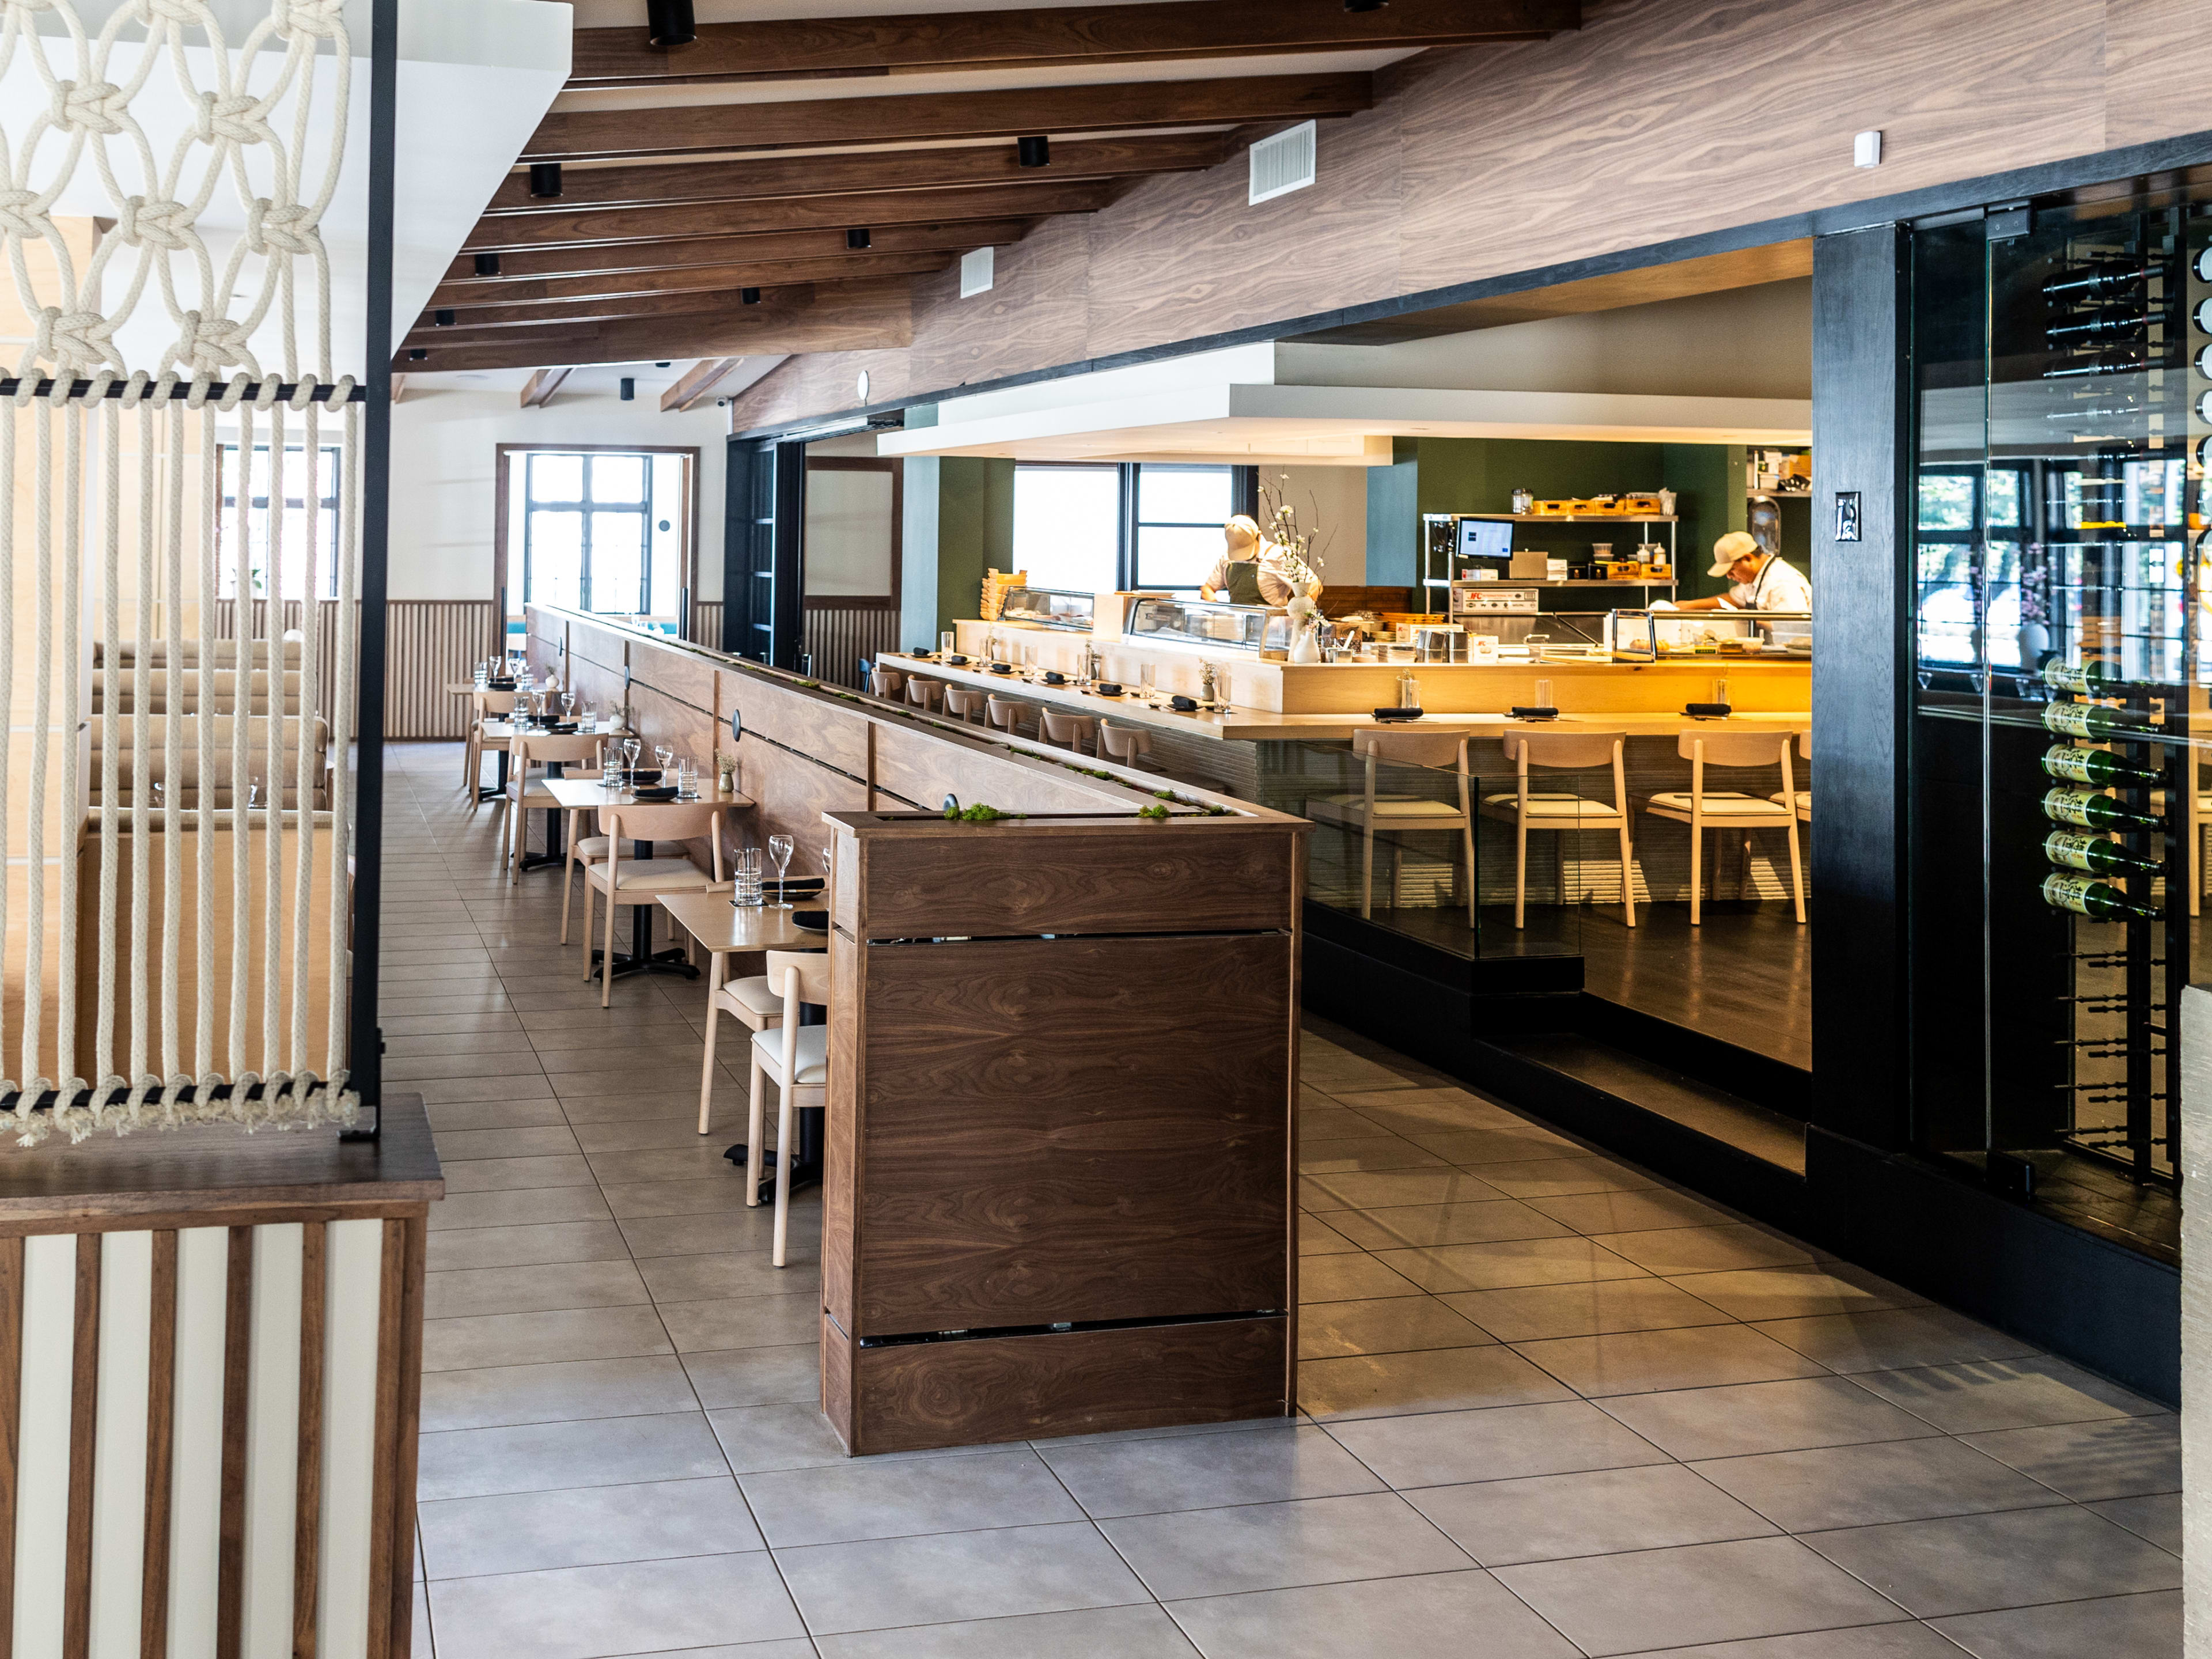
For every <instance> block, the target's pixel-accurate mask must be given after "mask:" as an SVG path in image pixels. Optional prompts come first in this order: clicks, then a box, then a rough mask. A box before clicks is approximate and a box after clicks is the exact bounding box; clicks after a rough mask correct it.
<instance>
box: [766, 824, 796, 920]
mask: <svg viewBox="0 0 2212 1659" xmlns="http://www.w3.org/2000/svg"><path fill="white" fill-rule="evenodd" d="M768 855H769V857H770V858H772V859H774V860H775V879H776V884H777V887H776V896H775V908H777V909H779V910H788V909H789V908H791V895H790V894H788V893H787V892H785V891H783V890H782V883H783V880H784V872H787V870H789V869H790V868H791V837H790V836H769V838H768Z"/></svg>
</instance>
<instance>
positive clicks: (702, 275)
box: [423, 248, 965, 325]
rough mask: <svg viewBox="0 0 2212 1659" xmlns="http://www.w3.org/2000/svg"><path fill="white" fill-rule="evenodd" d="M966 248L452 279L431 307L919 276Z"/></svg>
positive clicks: (458, 313) (461, 310) (458, 312)
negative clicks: (530, 278) (522, 279)
mask: <svg viewBox="0 0 2212 1659" xmlns="http://www.w3.org/2000/svg"><path fill="white" fill-rule="evenodd" d="M964 251H965V250H953V249H944V248H940V249H929V248H925V249H922V250H921V251H919V252H913V253H886V252H878V251H877V250H874V249H871V250H870V251H869V252H866V253H854V252H846V251H844V250H842V249H840V250H839V251H838V252H836V253H834V254H825V255H823V257H821V258H811V259H749V260H744V261H742V262H739V263H734V264H726V265H683V266H679V267H678V268H677V269H676V270H640V271H625V272H618V273H610V274H607V275H604V276H567V277H557V278H553V277H541V278H539V279H538V280H537V281H534V282H526V283H466V284H465V283H452V284H450V285H447V286H444V287H441V288H438V289H434V290H432V292H431V295H430V303H429V304H428V306H426V307H423V312H424V314H425V315H426V316H427V315H428V314H429V313H432V312H435V311H444V310H450V311H452V312H453V314H454V315H455V317H456V318H458V319H459V320H460V321H461V322H462V323H463V324H464V325H465V324H466V323H467V321H468V320H469V318H470V315H471V313H472V312H474V311H477V310H478V309H481V308H483V307H514V306H528V305H544V304H557V303H562V302H568V303H574V302H578V301H584V302H593V301H606V300H614V299H620V298H623V297H624V296H626V295H653V294H697V293H701V292H704V291H708V290H716V289H719V290H721V291H724V292H727V293H732V294H734V293H736V292H737V291H738V289H742V288H777V287H782V286H784V285H786V284H788V283H839V282H846V281H848V280H850V279H851V278H853V277H855V276H922V275H925V274H927V273H928V272H930V271H933V270H944V269H945V267H946V266H947V265H949V264H951V263H952V262H953V260H954V259H955V258H957V257H958V256H959V253H960V252H964Z"/></svg>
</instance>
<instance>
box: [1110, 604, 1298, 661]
mask: <svg viewBox="0 0 2212 1659" xmlns="http://www.w3.org/2000/svg"><path fill="white" fill-rule="evenodd" d="M1123 631H1124V633H1125V634H1126V635H1127V637H1128V638H1130V639H1132V640H1147V639H1150V640H1173V641H1176V642H1178V643H1180V644H1183V645H1202V646H1206V647H1212V648H1214V649H1218V650H1231V651H1281V650H1286V649H1288V648H1289V647H1290V643H1291V619H1290V617H1288V616H1287V615H1285V613H1284V612H1282V611H1270V610H1267V609H1266V608H1264V607H1262V606H1259V605H1214V604H1211V603H1208V602H1206V601H1204V600H1200V599H1152V598H1146V599H1136V600H1133V601H1132V602H1131V604H1130V606H1129V620H1128V624H1127V628H1126V629H1124V630H1123Z"/></svg>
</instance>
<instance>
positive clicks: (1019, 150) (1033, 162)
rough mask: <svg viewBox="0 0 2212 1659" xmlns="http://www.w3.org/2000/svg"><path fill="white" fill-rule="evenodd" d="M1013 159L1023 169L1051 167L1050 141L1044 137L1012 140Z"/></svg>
mask: <svg viewBox="0 0 2212 1659" xmlns="http://www.w3.org/2000/svg"><path fill="white" fill-rule="evenodd" d="M1014 159H1015V160H1016V161H1018V162H1020V163H1021V165H1022V166H1024V167H1049V166H1051V165H1052V140H1051V139H1049V138H1045V137H1033V138H1017V139H1015V140H1014Z"/></svg>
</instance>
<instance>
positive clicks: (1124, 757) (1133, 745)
mask: <svg viewBox="0 0 2212 1659" xmlns="http://www.w3.org/2000/svg"><path fill="white" fill-rule="evenodd" d="M1098 753H1099V756H1100V757H1101V758H1102V759H1104V760H1114V761H1120V762H1121V764H1123V765H1124V766H1131V767H1135V768H1136V769H1139V771H1145V770H1149V768H1147V767H1146V765H1145V763H1144V757H1146V756H1147V755H1149V754H1151V753H1152V733H1151V732H1147V731H1146V730H1145V728H1144V727H1143V726H1116V725H1115V724H1114V723H1113V722H1112V721H1111V720H1101V721H1099V722H1098Z"/></svg>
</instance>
